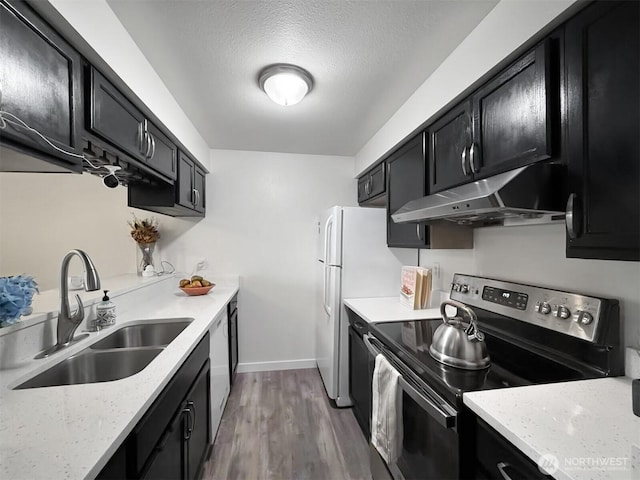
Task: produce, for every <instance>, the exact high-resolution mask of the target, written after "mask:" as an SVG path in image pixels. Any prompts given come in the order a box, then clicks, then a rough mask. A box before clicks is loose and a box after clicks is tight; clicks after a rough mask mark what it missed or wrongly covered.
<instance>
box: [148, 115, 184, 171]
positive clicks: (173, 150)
mask: <svg viewBox="0 0 640 480" xmlns="http://www.w3.org/2000/svg"><path fill="white" fill-rule="evenodd" d="M147 133H148V136H147V138H148V139H149V140H148V141H149V142H150V143H151V150H150V152H149V156H148V158H147V163H148V164H149V166H150V167H151V168H153V169H154V170H156V171H158V172H160V173H162V174H163V175H165V176H167V177H169V178H170V179H171V180H175V179H176V177H177V176H178V166H177V165H178V161H177V160H178V147H176V145H175V144H174V143H173V142H172V141H171V140H169V138H168V137H167V136H166V135H165V134H164V133H162V132H161V131H160V129H158V127H156V126H155V125H154V124H152V123H147Z"/></svg>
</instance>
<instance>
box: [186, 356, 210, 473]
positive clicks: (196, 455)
mask: <svg viewBox="0 0 640 480" xmlns="http://www.w3.org/2000/svg"><path fill="white" fill-rule="evenodd" d="M210 370H211V369H210V367H209V361H207V363H206V364H205V366H204V367H202V370H201V371H200V373H199V374H198V377H197V378H196V380H195V382H194V383H193V386H192V387H191V390H190V391H189V393H188V394H187V401H186V404H185V405H186V409H187V410H188V411H189V412H188V413H187V416H188V418H187V423H188V424H187V435H186V437H185V438H186V440H187V456H186V463H187V477H186V478H187V479H188V480H193V479H194V478H197V476H198V474H199V473H200V468H201V467H202V465H203V463H204V460H205V456H206V454H207V453H208V450H209V444H210V443H211V441H212V439H211V409H210V404H211V398H210V391H211V390H210V387H211V383H210Z"/></svg>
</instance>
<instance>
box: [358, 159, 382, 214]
mask: <svg viewBox="0 0 640 480" xmlns="http://www.w3.org/2000/svg"><path fill="white" fill-rule="evenodd" d="M385 174H386V165H385V163H384V162H382V163H379V164H378V165H376V166H375V167H373V168H372V169H371V170H369V171H368V172H366V173H365V174H364V175H362V176H361V177H360V178H358V203H359V204H360V205H366V206H371V207H376V206H384V205H385V204H386V201H385V199H384V193H385V191H386V175H385Z"/></svg>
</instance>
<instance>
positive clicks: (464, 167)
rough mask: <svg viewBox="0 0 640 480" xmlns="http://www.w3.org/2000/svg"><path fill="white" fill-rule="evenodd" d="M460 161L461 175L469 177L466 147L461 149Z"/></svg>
mask: <svg viewBox="0 0 640 480" xmlns="http://www.w3.org/2000/svg"><path fill="white" fill-rule="evenodd" d="M460 159H461V160H462V173H463V174H464V176H465V177H466V176H467V175H469V173H468V172H467V147H466V146H465V147H462V154H461V155H460Z"/></svg>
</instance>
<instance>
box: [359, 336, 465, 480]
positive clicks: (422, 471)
mask: <svg viewBox="0 0 640 480" xmlns="http://www.w3.org/2000/svg"><path fill="white" fill-rule="evenodd" d="M364 342H365V345H366V346H367V349H369V351H370V352H371V354H372V355H378V354H382V355H384V356H385V357H386V358H387V360H389V362H390V363H391V364H392V365H393V367H394V368H395V369H396V370H398V372H399V373H400V378H399V379H398V386H399V388H400V389H402V449H401V451H400V455H399V456H398V460H397V461H396V462H395V463H393V464H391V465H386V464H385V463H384V460H383V459H382V457H380V455H379V454H378V452H377V450H376V449H375V448H374V447H371V475H372V477H373V480H388V479H394V480H413V479H437V480H444V479H457V478H459V477H460V471H459V464H460V454H459V450H460V444H459V438H458V433H457V428H456V427H457V419H458V412H457V411H456V409H455V408H454V407H453V406H452V405H450V404H449V403H448V402H446V401H445V400H444V399H443V398H442V397H441V396H440V395H438V393H436V392H435V391H434V390H433V389H432V388H431V387H430V386H429V385H427V384H426V383H425V382H424V381H422V379H420V378H419V377H418V376H417V375H416V374H415V373H413V372H412V371H411V369H410V368H409V367H407V366H406V364H404V363H403V362H402V361H401V360H400V359H399V358H398V357H397V356H396V355H394V354H393V353H392V352H390V351H389V350H388V349H387V348H385V347H384V346H383V345H382V343H381V342H380V341H379V340H378V339H376V338H375V337H373V336H372V335H370V334H367V335H365V336H364ZM385 467H386V468H385Z"/></svg>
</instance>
